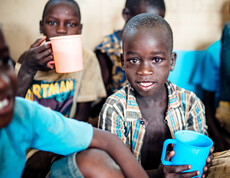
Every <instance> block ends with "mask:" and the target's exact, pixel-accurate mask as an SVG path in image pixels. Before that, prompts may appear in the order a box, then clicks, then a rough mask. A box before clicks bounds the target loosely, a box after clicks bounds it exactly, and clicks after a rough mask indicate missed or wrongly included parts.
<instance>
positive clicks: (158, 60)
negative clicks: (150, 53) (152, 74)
mask: <svg viewBox="0 0 230 178" xmlns="http://www.w3.org/2000/svg"><path fill="white" fill-rule="evenodd" d="M161 61H162V58H160V57H154V58H153V59H152V62H153V63H158V62H161Z"/></svg>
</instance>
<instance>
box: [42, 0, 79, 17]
mask: <svg viewBox="0 0 230 178" xmlns="http://www.w3.org/2000/svg"><path fill="white" fill-rule="evenodd" d="M60 2H68V3H71V4H72V5H73V6H74V7H75V8H76V10H77V11H78V13H79V20H80V21H81V11H80V7H79V5H78V3H77V2H76V1H74V0H48V2H47V3H46V5H45V7H44V10H43V13H42V21H43V20H44V18H45V15H46V11H47V9H48V8H49V7H50V6H51V5H54V4H58V3H60Z"/></svg>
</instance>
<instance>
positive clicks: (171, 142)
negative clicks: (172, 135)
mask: <svg viewBox="0 0 230 178" xmlns="http://www.w3.org/2000/svg"><path fill="white" fill-rule="evenodd" d="M169 144H176V140H174V139H167V140H165V141H164V144H163V149H162V153H161V162H162V164H163V165H166V166H172V163H171V161H166V160H165V156H166V150H167V147H168V145H169Z"/></svg>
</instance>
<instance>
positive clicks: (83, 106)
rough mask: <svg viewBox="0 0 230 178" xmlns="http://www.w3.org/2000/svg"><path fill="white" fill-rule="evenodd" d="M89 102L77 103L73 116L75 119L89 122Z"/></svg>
mask: <svg viewBox="0 0 230 178" xmlns="http://www.w3.org/2000/svg"><path fill="white" fill-rule="evenodd" d="M90 107H91V102H81V103H77V111H76V114H75V119H76V120H79V121H85V122H87V121H88V120H89V113H90Z"/></svg>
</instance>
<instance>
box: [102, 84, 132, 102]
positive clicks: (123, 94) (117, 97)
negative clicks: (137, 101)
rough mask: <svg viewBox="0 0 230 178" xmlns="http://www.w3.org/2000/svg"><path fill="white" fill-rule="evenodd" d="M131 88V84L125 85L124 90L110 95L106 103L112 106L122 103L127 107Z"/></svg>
mask: <svg viewBox="0 0 230 178" xmlns="http://www.w3.org/2000/svg"><path fill="white" fill-rule="evenodd" d="M130 88H131V87H130V85H129V84H127V85H125V86H124V87H123V88H121V89H120V90H118V91H116V92H115V93H113V94H112V95H110V96H109V97H108V98H107V100H106V103H109V104H112V105H120V104H121V103H122V104H123V105H126V102H127V98H130V92H129V91H130ZM131 97H132V95H131ZM133 97H134V96H133Z"/></svg>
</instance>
